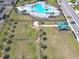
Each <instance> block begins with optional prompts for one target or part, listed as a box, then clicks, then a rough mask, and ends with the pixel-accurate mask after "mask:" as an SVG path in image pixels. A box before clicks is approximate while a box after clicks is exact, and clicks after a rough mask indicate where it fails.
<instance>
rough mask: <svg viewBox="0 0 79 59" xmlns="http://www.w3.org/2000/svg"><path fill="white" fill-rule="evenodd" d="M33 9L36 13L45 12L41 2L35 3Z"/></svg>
mask: <svg viewBox="0 0 79 59" xmlns="http://www.w3.org/2000/svg"><path fill="white" fill-rule="evenodd" d="M33 11H35V12H38V13H46V9H45V8H44V7H43V6H42V5H41V4H35V5H34V6H33Z"/></svg>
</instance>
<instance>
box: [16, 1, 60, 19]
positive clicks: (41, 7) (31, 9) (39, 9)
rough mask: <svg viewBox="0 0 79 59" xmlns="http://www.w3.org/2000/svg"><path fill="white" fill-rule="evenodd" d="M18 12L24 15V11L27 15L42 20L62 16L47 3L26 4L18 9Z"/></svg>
mask: <svg viewBox="0 0 79 59" xmlns="http://www.w3.org/2000/svg"><path fill="white" fill-rule="evenodd" d="M16 10H17V11H18V13H22V12H23V11H25V13H26V14H29V15H31V16H34V17H42V18H48V17H50V16H59V15H60V11H59V10H57V9H56V8H55V7H54V6H51V5H48V4H46V3H45V2H36V3H33V4H26V5H24V6H20V7H17V8H16Z"/></svg>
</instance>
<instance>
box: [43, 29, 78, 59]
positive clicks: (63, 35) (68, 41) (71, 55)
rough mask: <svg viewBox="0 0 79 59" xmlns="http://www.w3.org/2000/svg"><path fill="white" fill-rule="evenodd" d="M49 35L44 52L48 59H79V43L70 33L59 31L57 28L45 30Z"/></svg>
mask: <svg viewBox="0 0 79 59" xmlns="http://www.w3.org/2000/svg"><path fill="white" fill-rule="evenodd" d="M43 31H45V32H46V33H47V35H46V37H47V41H45V44H46V45H47V48H46V49H45V50H42V53H43V55H46V56H47V57H48V59H79V43H78V42H77V41H76V39H75V38H74V36H73V34H72V33H71V32H69V31H61V32H60V31H58V30H57V29H56V28H43Z"/></svg>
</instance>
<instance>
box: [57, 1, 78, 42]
mask: <svg viewBox="0 0 79 59" xmlns="http://www.w3.org/2000/svg"><path fill="white" fill-rule="evenodd" d="M57 3H58V4H59V6H60V8H61V10H62V12H63V14H64V16H65V17H66V19H67V22H68V23H69V25H70V27H71V29H72V31H73V32H74V34H75V36H76V38H77V41H78V42H79V17H78V15H77V14H76V13H75V11H74V9H73V8H72V7H71V6H70V5H69V4H68V2H67V1H66V0H57ZM73 21H74V22H75V23H74V24H73V23H71V22H73Z"/></svg>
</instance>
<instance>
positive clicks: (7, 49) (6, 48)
mask: <svg viewBox="0 0 79 59" xmlns="http://www.w3.org/2000/svg"><path fill="white" fill-rule="evenodd" d="M10 49H11V48H10V47H9V46H6V47H4V48H3V50H4V51H5V52H8V51H9V50H10Z"/></svg>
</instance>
